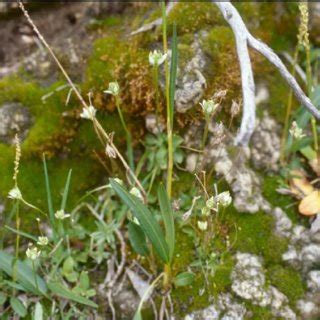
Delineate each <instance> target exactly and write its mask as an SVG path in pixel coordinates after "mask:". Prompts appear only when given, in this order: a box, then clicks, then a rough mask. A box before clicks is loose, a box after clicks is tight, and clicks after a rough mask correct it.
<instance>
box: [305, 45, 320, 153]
mask: <svg viewBox="0 0 320 320" xmlns="http://www.w3.org/2000/svg"><path fill="white" fill-rule="evenodd" d="M306 60H307V84H308V93H309V96H311V94H312V69H311V58H310V47H309V46H308V47H307V48H306ZM311 128H312V135H313V143H314V149H315V151H316V153H317V157H318V151H319V143H318V133H317V124H316V119H315V118H314V117H313V116H312V117H311Z"/></svg>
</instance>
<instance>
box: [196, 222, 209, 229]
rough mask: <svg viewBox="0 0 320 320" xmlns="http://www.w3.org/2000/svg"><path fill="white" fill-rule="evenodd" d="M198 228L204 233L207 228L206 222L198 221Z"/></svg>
mask: <svg viewBox="0 0 320 320" xmlns="http://www.w3.org/2000/svg"><path fill="white" fill-rule="evenodd" d="M197 223H198V228H199V229H200V230H201V231H206V230H207V228H208V222H207V221H198V222H197Z"/></svg>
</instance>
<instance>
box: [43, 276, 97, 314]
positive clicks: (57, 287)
mask: <svg viewBox="0 0 320 320" xmlns="http://www.w3.org/2000/svg"><path fill="white" fill-rule="evenodd" d="M48 288H49V289H50V290H51V291H52V293H54V294H56V295H57V296H59V297H62V298H65V299H67V300H71V301H74V302H78V303H80V304H84V305H87V306H89V307H93V308H98V305H97V304H95V303H94V302H93V301H91V300H89V299H87V298H84V297H81V296H79V295H77V294H75V293H74V292H72V291H71V290H70V289H68V288H67V287H65V286H63V285H62V284H61V283H58V282H49V283H48Z"/></svg>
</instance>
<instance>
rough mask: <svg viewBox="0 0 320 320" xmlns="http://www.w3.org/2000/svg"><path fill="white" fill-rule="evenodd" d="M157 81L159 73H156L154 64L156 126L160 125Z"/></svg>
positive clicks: (156, 67)
mask: <svg viewBox="0 0 320 320" xmlns="http://www.w3.org/2000/svg"><path fill="white" fill-rule="evenodd" d="M158 80H159V72H158V66H157V65H156V64H155V65H154V66H153V82H154V89H155V96H156V119H157V125H158V126H159V124H160V121H159V120H160V114H161V110H160V103H159V102H160V100H159V86H158Z"/></svg>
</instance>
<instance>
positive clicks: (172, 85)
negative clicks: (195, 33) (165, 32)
mask: <svg viewBox="0 0 320 320" xmlns="http://www.w3.org/2000/svg"><path fill="white" fill-rule="evenodd" d="M171 52H172V56H171V65H170V81H169V105H170V124H171V128H172V127H173V115H174V95H175V89H176V79H177V67H178V39H177V26H176V24H174V25H173V33H172V42H171Z"/></svg>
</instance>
